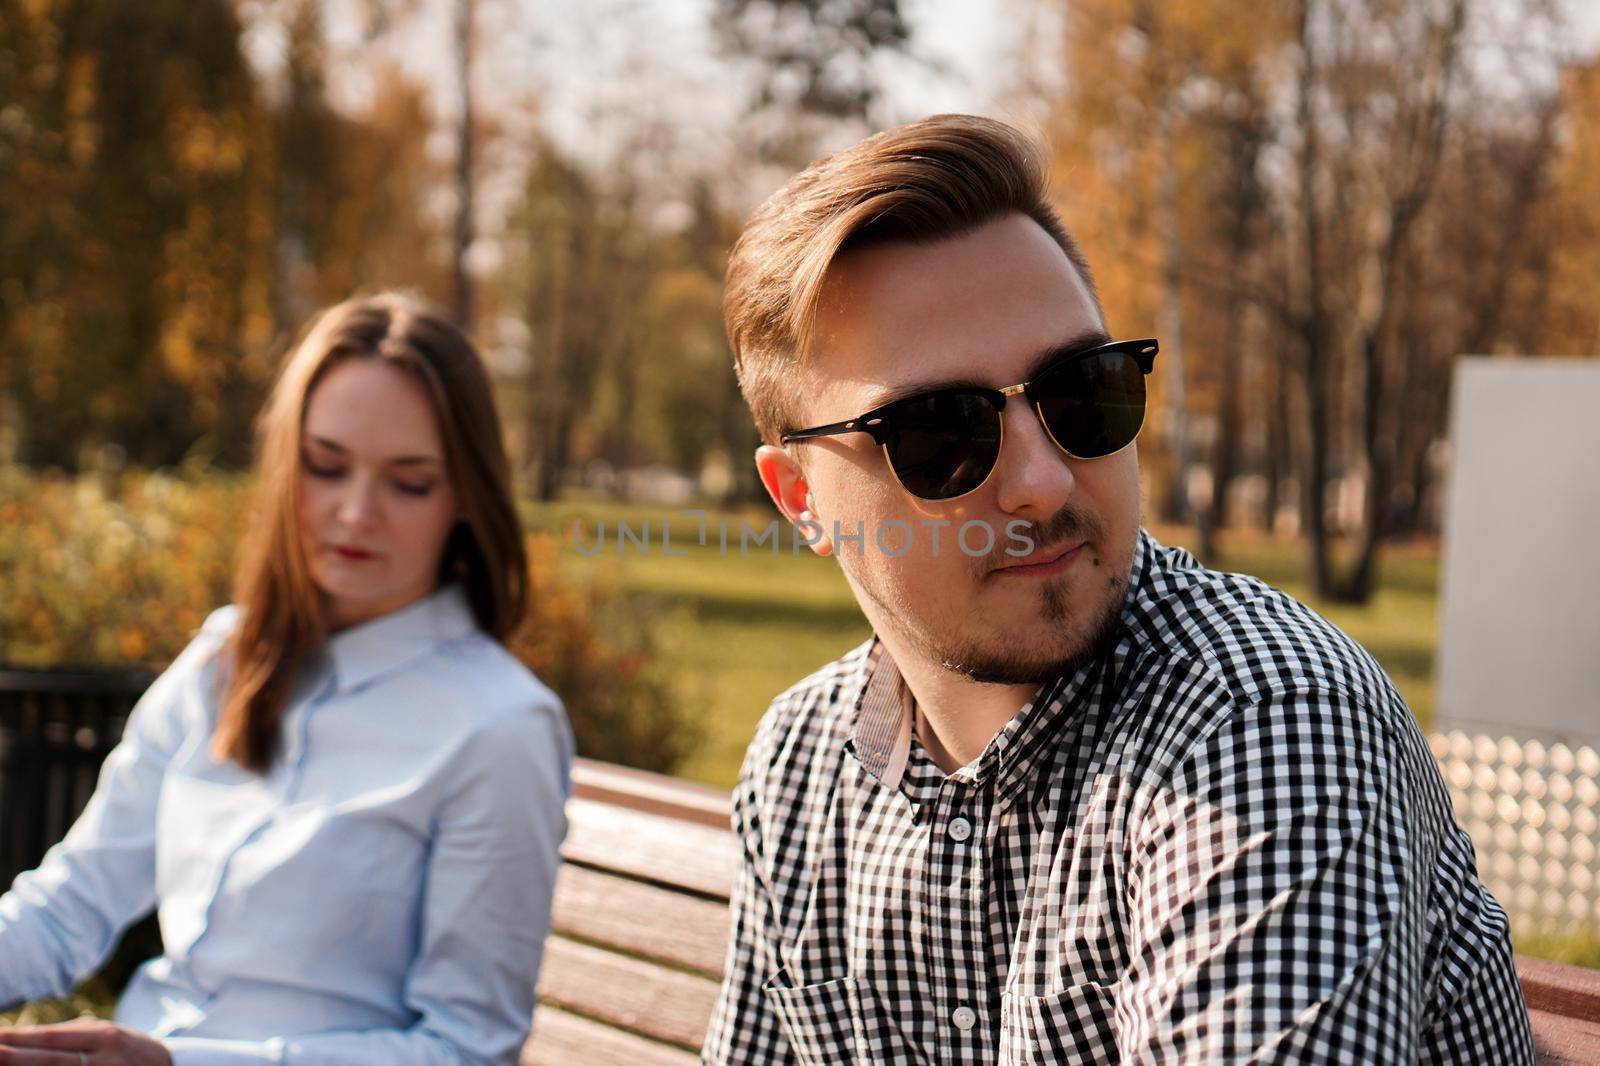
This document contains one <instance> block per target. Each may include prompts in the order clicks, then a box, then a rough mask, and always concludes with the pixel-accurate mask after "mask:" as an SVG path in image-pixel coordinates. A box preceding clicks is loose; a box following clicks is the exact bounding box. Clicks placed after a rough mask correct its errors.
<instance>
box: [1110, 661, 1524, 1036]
mask: <svg viewBox="0 0 1600 1066" xmlns="http://www.w3.org/2000/svg"><path fill="white" fill-rule="evenodd" d="M1396 699H1398V697H1396ZM1407 741H1408V737H1406V736H1404V735H1396V734H1392V733H1391V732H1390V731H1389V729H1388V728H1386V727H1385V726H1384V725H1383V724H1382V719H1381V718H1380V717H1379V716H1378V715H1377V714H1376V713H1375V712H1374V710H1373V709H1372V708H1370V707H1365V706H1363V705H1362V703H1361V701H1360V700H1359V699H1358V698H1357V697H1354V696H1351V695H1349V694H1347V693H1344V692H1342V691H1338V690H1330V689H1329V688H1328V687H1327V686H1322V685H1316V686H1311V685H1308V687H1307V688H1305V689H1303V690H1295V691H1275V692H1273V693H1271V694H1269V695H1268V696H1266V697H1265V698H1263V699H1262V700H1260V701H1259V702H1258V703H1256V704H1254V705H1252V706H1249V707H1247V708H1243V709H1240V710H1238V711H1237V712H1235V713H1230V714H1228V715H1227V717H1226V718H1225V719H1224V720H1223V722H1222V723H1221V724H1220V725H1219V726H1218V727H1217V728H1216V729H1215V731H1214V732H1212V733H1211V735H1210V736H1209V737H1207V738H1206V739H1205V740H1204V741H1202V742H1200V743H1199V744H1198V745H1197V747H1196V749H1195V750H1194V752H1193V753H1192V754H1191V755H1189V756H1188V757H1187V758H1185V759H1183V761H1182V763H1181V765H1180V766H1178V767H1177V768H1176V770H1175V772H1173V773H1172V774H1170V775H1169V776H1168V777H1167V779H1166V780H1165V781H1163V782H1161V783H1160V784H1158V785H1157V786H1155V787H1154V788H1153V789H1152V790H1151V795H1150V799H1149V803H1148V807H1147V809H1146V810H1145V811H1144V812H1143V814H1142V816H1139V817H1137V819H1136V824H1135V826H1134V835H1133V838H1132V854H1131V856H1130V861H1129V874H1130V877H1129V881H1130V883H1129V894H1128V898H1129V906H1130V921H1129V926H1130V931H1131V941H1132V942H1131V944H1130V946H1129V951H1130V957H1131V959H1132V960H1133V961H1132V967H1131V970H1130V973H1129V975H1128V978H1127V980H1126V981H1125V982H1124V983H1123V984H1122V985H1121V986H1120V987H1119V990H1118V997H1117V998H1118V1002H1117V1017H1118V1019H1119V1020H1120V1021H1121V1022H1122V1025H1121V1027H1120V1029H1119V1036H1118V1044H1119V1051H1120V1053H1121V1057H1122V1060H1123V1061H1125V1062H1130V1063H1183V1064H1189V1063H1194V1064H1199V1063H1210V1062H1224V1061H1226V1062H1239V1063H1279V1062H1296V1063H1298V1062H1396V1063H1408V1062H1416V1061H1419V1059H1420V1058H1421V1056H1422V1053H1423V1050H1424V1041H1425V1033H1426V1030H1427V1029H1428V1027H1429V1026H1430V1025H1431V1024H1432V1023H1433V1021H1434V1019H1432V1018H1430V1017H1429V1016H1428V1012H1429V1011H1430V1009H1432V1008H1430V1006H1429V994H1430V993H1429V989H1428V988H1427V987H1426V982H1425V977H1424V975H1425V973H1426V967H1427V966H1428V963H1429V959H1428V957H1427V956H1428V954H1429V944H1428V937H1429V929H1430V926H1431V925H1432V924H1433V923H1432V921H1431V920H1430V918H1429V914H1428V901H1429V893H1430V889H1431V887H1432V886H1433V884H1434V881H1435V877H1436V871H1435V865H1436V863H1437V861H1438V856H1439V850H1440V837H1441V834H1442V833H1443V832H1445V831H1446V830H1447V828H1448V825H1447V824H1443V823H1447V822H1448V821H1449V819H1448V815H1447V809H1446V814H1445V816H1444V817H1440V812H1437V811H1434V810H1431V809H1430V807H1429V805H1428V804H1426V803H1424V802H1423V793H1424V790H1423V788H1422V785H1423V783H1424V781H1425V777H1424V775H1427V774H1430V773H1431V774H1434V775H1437V769H1436V768H1435V767H1434V766H1433V765H1432V763H1431V760H1429V759H1428V758H1427V756H1426V748H1425V746H1423V745H1421V742H1420V739H1419V740H1418V741H1417V743H1416V744H1411V743H1408V742H1407ZM1418 749H1420V752H1419V750H1418ZM1452 824H1453V823H1452ZM1481 949H1482V958H1481V959H1480V960H1479V962H1480V965H1481V967H1482V968H1483V969H1484V970H1486V971H1489V972H1492V973H1498V974H1501V975H1510V976H1509V985H1508V983H1507V981H1505V980H1501V981H1500V982H1498V984H1499V986H1500V988H1501V994H1500V995H1499V996H1498V997H1489V998H1487V999H1485V1001H1484V1002H1482V1003H1481V1004H1478V1005H1475V1009H1478V1010H1480V1011H1482V1012H1484V1016H1483V1021H1484V1022H1485V1023H1486V1024H1485V1028H1484V1033H1483V1035H1484V1037H1485V1038H1486V1039H1488V1040H1489V1041H1490V1042H1489V1043H1487V1044H1485V1045H1483V1046H1481V1047H1480V1048H1479V1050H1480V1051H1485V1050H1487V1049H1488V1048H1490V1047H1492V1048H1494V1049H1495V1058H1496V1061H1500V1062H1506V1063H1530V1064H1531V1063H1532V1062H1533V1050H1532V1044H1531V1038H1530V1037H1529V1035H1528V1028H1527V1018H1526V1013H1525V1010H1524V1009H1523V1007H1522V1000H1521V996H1520V992H1518V991H1517V986H1516V982H1515V975H1514V971H1513V970H1512V960H1511V952H1510V942H1509V939H1508V938H1507V937H1505V936H1504V935H1503V930H1502V932H1501V935H1500V937H1499V938H1498V940H1494V939H1492V938H1486V939H1485V941H1484V942H1483V943H1482V945H1481Z"/></svg>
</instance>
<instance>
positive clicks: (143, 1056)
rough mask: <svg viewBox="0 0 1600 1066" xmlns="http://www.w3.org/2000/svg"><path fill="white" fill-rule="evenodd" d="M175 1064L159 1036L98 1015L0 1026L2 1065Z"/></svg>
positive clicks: (113, 1065) (0, 1059)
mask: <svg viewBox="0 0 1600 1066" xmlns="http://www.w3.org/2000/svg"><path fill="white" fill-rule="evenodd" d="M86 1063H87V1064H89V1066H172V1056H171V1055H169V1054H167V1049H166V1048H165V1047H164V1046H163V1045H162V1044H161V1042H160V1041H158V1040H152V1039H151V1038H150V1037H148V1036H145V1035H144V1034H143V1033H136V1032H134V1031H133V1030H132V1029H124V1028H122V1027H121V1026H118V1025H112V1024H111V1023H110V1022H105V1021H101V1020H99V1019H98V1018H78V1019H77V1020H75V1021H70V1022H61V1023H60V1024H58V1025H32V1026H28V1027H26V1028H22V1029H12V1028H5V1027H0V1066H85V1064H86Z"/></svg>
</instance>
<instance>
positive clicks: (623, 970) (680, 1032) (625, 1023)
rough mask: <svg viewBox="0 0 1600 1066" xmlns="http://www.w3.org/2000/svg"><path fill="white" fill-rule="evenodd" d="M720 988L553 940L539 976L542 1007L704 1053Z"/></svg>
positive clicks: (598, 950)
mask: <svg viewBox="0 0 1600 1066" xmlns="http://www.w3.org/2000/svg"><path fill="white" fill-rule="evenodd" d="M719 986H720V982H718V981H713V980H711V979H710V978H708V977H702V976H700V975H699V974H692V973H684V972H683V971H681V970H669V969H667V968H665V967H663V966H660V965H657V964H655V963H652V962H648V961H645V960H643V959H635V958H630V957H628V956H627V955H620V954H618V953H616V952H614V951H607V950H606V949H604V948H599V947H594V946H593V945H590V944H580V943H578V942H577V941H575V940H568V939H566V938H565V937H559V936H558V937H551V938H550V940H549V941H548V942H547V943H546V944H545V950H544V963H543V965H542V967H541V968H540V971H539V996H540V999H541V1001H542V1002H544V1003H547V1004H549V1005H550V1006H552V1007H559V1008H561V1009H562V1010H565V1011H567V1012H569V1013H572V1014H579V1015H582V1016H584V1017H586V1018H592V1019H594V1020H595V1021H599V1022H603V1023H605V1024H607V1025H611V1026H615V1027H617V1028H619V1029H626V1030H628V1031H629V1032H633V1033H637V1034H642V1035H645V1036H650V1037H654V1038H655V1039H657V1040H660V1041H663V1042H665V1043H668V1044H672V1045H675V1046H677V1047H681V1048H683V1049H684V1050H686V1051H695V1050H698V1049H699V1047H700V1045H701V1043H703V1042H704V1040H705V1036H706V1023H707V1022H708V1021H709V1020H710V1018H711V1010H712V1008H713V1007H714V1006H715V1005H716V1002H717V989H718V988H719Z"/></svg>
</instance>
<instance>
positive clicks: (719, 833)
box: [562, 797, 738, 900]
mask: <svg viewBox="0 0 1600 1066" xmlns="http://www.w3.org/2000/svg"><path fill="white" fill-rule="evenodd" d="M562 854H563V855H564V856H565V857H566V860H567V861H568V862H572V863H577V864H578V865H580V866H587V867H589V868H590V869H593V870H604V871H608V872H611V873H617V874H622V875H625V876H627V877H631V878H633V879H635V880H639V881H647V882H650V883H653V884H659V885H662V886H664V887H667V888H673V889H677V890H679V891H687V892H691V893H694V894H696V895H700V896H702V897H704V898H706V899H713V900H717V899H720V900H726V899H727V898H728V896H729V894H730V893H731V892H732V891H733V877H734V873H735V871H736V869H737V863H738V856H737V853H736V849H735V845H734V841H733V834H732V832H730V831H729V830H727V829H713V828H711V827H710V826H707V825H696V824H694V823H690V822H682V821H679V820H677V819H675V818H670V817H666V816H663V815H659V814H644V813H641V812H639V811H633V810H627V809H625V808H621V807H616V806H613V805H611V804H608V803H603V802H600V801H598V800H591V799H583V798H582V797H574V798H573V799H572V800H571V801H569V802H568V804H567V841H566V844H565V845H564V846H563V848H562Z"/></svg>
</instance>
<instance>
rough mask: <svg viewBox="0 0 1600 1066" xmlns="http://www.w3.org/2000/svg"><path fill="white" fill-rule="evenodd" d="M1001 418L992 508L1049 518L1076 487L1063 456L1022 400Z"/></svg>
mask: <svg viewBox="0 0 1600 1066" xmlns="http://www.w3.org/2000/svg"><path fill="white" fill-rule="evenodd" d="M1002 414H1003V417H1004V418H1005V440H1004V442H1003V444H1002V446H1001V449H1000V459H999V462H998V464H997V465H996V467H995V472H994V479H995V504H996V506H998V507H999V508H1000V510H1002V511H1004V512H1006V513H1007V514H1015V515H1017V516H1019V517H1022V518H1027V519H1030V520H1036V521H1037V520H1042V519H1046V518H1049V517H1050V516H1052V515H1054V514H1055V513H1056V512H1057V511H1059V510H1061V508H1062V507H1063V506H1064V505H1065V504H1066V502H1067V499H1068V497H1070V496H1071V495H1072V493H1073V490H1074V489H1075V488H1076V486H1077V480H1076V479H1075V478H1074V477H1073V476H1072V468H1071V467H1070V466H1069V465H1068V464H1067V453H1066V452H1063V451H1062V450H1061V449H1060V448H1058V447H1057V446H1056V442H1055V441H1053V440H1051V439H1050V435H1049V434H1048V433H1046V432H1045V428H1044V424H1043V423H1041V422H1040V421H1039V416H1038V414H1037V413H1036V412H1035V411H1034V408H1033V405H1032V404H1030V403H1028V402H1027V400H1026V399H1023V398H1022V397H1015V398H1013V399H1012V400H1011V402H1009V403H1007V404H1006V409H1005V411H1004V412H1003V413H1002Z"/></svg>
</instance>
